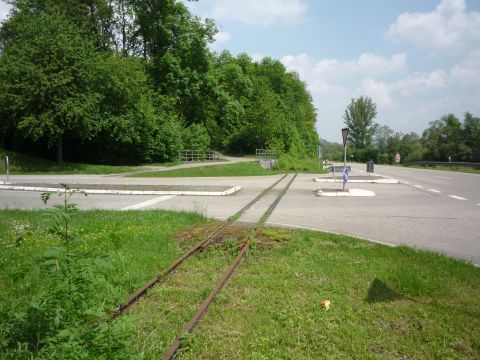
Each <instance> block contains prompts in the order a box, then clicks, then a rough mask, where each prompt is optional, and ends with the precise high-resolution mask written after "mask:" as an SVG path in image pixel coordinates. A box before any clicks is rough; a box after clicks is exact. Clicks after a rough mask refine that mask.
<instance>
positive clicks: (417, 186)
mask: <svg viewBox="0 0 480 360" xmlns="http://www.w3.org/2000/svg"><path fill="white" fill-rule="evenodd" d="M413 186H415V187H416V188H418V189H421V188H423V186H422V185H413Z"/></svg>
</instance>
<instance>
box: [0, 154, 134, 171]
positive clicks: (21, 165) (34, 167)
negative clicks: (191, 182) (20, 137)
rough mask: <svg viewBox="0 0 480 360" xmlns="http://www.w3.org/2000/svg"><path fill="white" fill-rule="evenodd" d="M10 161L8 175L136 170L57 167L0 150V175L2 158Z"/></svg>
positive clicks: (76, 165) (128, 168)
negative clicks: (7, 158)
mask: <svg viewBox="0 0 480 360" xmlns="http://www.w3.org/2000/svg"><path fill="white" fill-rule="evenodd" d="M5 155H8V157H9V161H10V175H26V174H116V173H125V172H129V171H133V170H136V169H138V167H134V166H113V165H98V164H80V163H72V162H64V164H63V166H61V167H60V166H58V165H57V163H56V161H53V160H48V159H42V158H39V157H35V156H30V155H25V154H21V153H18V152H13V151H7V150H3V149H0V159H1V163H0V174H5V165H4V164H5V163H4V156H5Z"/></svg>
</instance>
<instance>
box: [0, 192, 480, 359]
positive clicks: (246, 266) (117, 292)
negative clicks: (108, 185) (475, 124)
mask: <svg viewBox="0 0 480 360" xmlns="http://www.w3.org/2000/svg"><path fill="white" fill-rule="evenodd" d="M56 200H57V199H53V198H52V199H50V201H56ZM60 205H61V209H57V210H58V211H57V210H54V212H53V214H51V216H50V219H51V220H52V217H53V220H54V222H55V220H57V222H59V223H61V224H62V226H61V227H56V226H54V228H53V229H52V230H48V231H47V230H46V228H45V227H44V226H42V225H41V224H43V219H42V218H43V216H42V214H41V212H26V211H2V212H1V220H0V243H1V247H0V251H1V253H0V255H1V257H0V258H1V259H2V264H1V265H2V266H1V268H0V318H1V321H0V339H1V342H0V351H1V353H2V356H3V358H12V359H16V358H22V357H27V358H29V357H30V356H33V357H36V358H38V357H41V358H78V357H80V356H86V357H89V358H127V357H135V356H143V357H145V358H147V359H149V358H158V357H159V356H160V355H161V354H162V352H163V351H164V350H165V349H166V348H167V347H168V345H169V344H170V342H171V341H172V340H173V338H174V337H175V336H176V335H177V334H178V332H179V331H180V329H181V328H182V327H183V325H184V324H185V323H186V321H188V319H189V318H190V317H191V316H192V314H193V313H194V312H195V310H196V307H197V306H198V304H199V303H201V302H202V301H203V299H204V298H205V297H206V295H207V294H208V293H209V291H210V289H211V287H212V286H213V284H214V283H215V281H216V280H217V279H218V277H219V276H220V274H221V272H222V269H223V268H224V267H226V266H227V265H228V263H229V262H230V261H231V260H232V259H233V258H234V257H235V255H236V252H237V251H238V249H239V239H241V238H242V236H243V235H244V233H245V229H235V228H234V229H231V230H230V231H229V232H227V234H225V236H224V237H223V238H222V239H219V240H218V241H217V242H216V243H214V244H213V246H212V247H210V248H208V249H207V250H206V251H204V252H202V253H200V254H198V255H197V256H195V257H193V258H192V259H189V260H188V261H187V262H185V263H184V264H182V266H181V267H180V268H179V269H178V270H177V271H176V272H175V273H174V274H172V275H171V276H169V277H168V278H167V279H166V280H165V281H163V282H162V284H161V285H159V286H156V287H154V288H153V289H152V290H151V291H149V293H148V296H147V297H146V298H145V299H144V300H142V301H141V302H140V303H139V304H137V305H135V306H134V307H133V308H132V309H131V311H130V313H129V314H128V315H127V317H126V318H124V319H122V320H120V322H118V320H116V321H114V322H109V321H108V314H109V312H110V311H113V310H114V309H115V307H116V306H117V305H118V304H119V303H120V302H122V301H123V300H125V298H126V297H127V296H128V295H129V294H130V293H132V292H133V290H134V289H136V288H137V287H138V286H139V285H140V284H142V283H143V282H145V281H146V280H148V279H149V278H150V277H151V276H153V275H155V274H158V273H160V272H161V270H162V269H164V268H165V267H166V266H167V265H168V264H169V263H170V262H171V261H172V260H173V259H174V258H176V257H177V256H179V255H180V254H181V253H182V251H183V250H184V249H187V248H189V247H190V246H191V245H192V244H193V243H195V242H197V241H198V240H199V239H200V238H202V236H204V235H205V234H206V233H208V232H209V231H211V229H212V227H211V226H212V225H208V224H205V225H203V226H200V227H193V228H192V226H193V225H194V224H199V223H201V222H204V221H205V219H204V218H202V217H201V216H198V215H195V214H187V213H170V212H163V211H144V212H137V211H131V212H110V211H87V212H82V214H81V216H73V217H71V219H70V220H71V222H69V226H68V232H67V233H65V227H64V226H63V224H64V220H65V217H64V215H65V214H68V215H69V216H72V215H73V214H74V213H75V210H74V208H73V207H67V211H66V212H65V206H64V204H63V205H62V204H60ZM51 220H50V221H51ZM55 228H56V229H57V230H55ZM180 230H183V231H181V232H180ZM179 232H180V233H179ZM175 234H176V235H175ZM66 235H67V237H68V239H69V241H70V243H69V244H68V249H67V244H66V243H65V241H64V238H65V236H66ZM21 236H23V237H22V238H21V239H19V238H20V237H21ZM60 248H63V249H60ZM479 279H480V270H479V269H477V268H474V267H473V266H471V265H468V264H466V263H463V262H461V261H457V260H454V259H451V258H447V257H444V256H441V255H437V254H434V253H427V252H420V251H415V250H412V249H409V248H406V247H400V248H390V247H386V246H382V245H377V244H373V243H368V242H365V241H361V240H356V239H352V238H349V237H345V236H337V235H330V234H323V233H314V232H308V231H290V230H278V229H265V230H264V231H263V233H262V235H261V237H260V238H259V239H258V241H257V242H256V243H255V244H254V245H253V247H252V249H251V251H250V252H249V254H248V256H247V258H246V259H245V260H244V261H243V263H242V264H241V266H240V267H239V268H238V270H237V271H236V274H235V276H234V277H233V279H232V281H231V282H230V283H229V285H228V286H227V287H226V288H225V289H224V290H223V291H222V292H221V293H220V296H219V297H218V298H217V300H216V301H215V303H214V304H213V305H212V307H211V308H210V309H209V311H208V313H207V314H206V316H205V317H204V318H203V320H202V321H201V322H200V324H199V328H198V329H197V330H196V331H194V333H193V334H192V335H190V336H187V337H185V338H184V340H183V342H182V350H181V354H180V358H186V359H211V358H229V359H259V358H272V357H289V358H312V359H316V358H324V357H328V358H338V359H341V358H345V356H356V357H359V358H369V357H378V356H380V357H385V358H402V357H403V358H436V357H442V356H448V357H450V358H466V359H475V358H478V357H479V355H480V342H479V341H480V339H479V338H478V331H477V329H478V328H479V327H480V320H479V319H480V313H479V306H478V304H479V303H480V289H479V288H478V286H477V285H478V281H479ZM74 295H75V296H74ZM324 299H328V300H330V301H331V307H330V309H329V310H325V308H323V307H322V306H321V303H320V302H321V301H322V300H324ZM133 325H135V326H134V327H133ZM135 329H136V330H135ZM39 335H41V336H39ZM17 341H19V342H17Z"/></svg>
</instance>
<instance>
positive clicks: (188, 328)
mask: <svg viewBox="0 0 480 360" xmlns="http://www.w3.org/2000/svg"><path fill="white" fill-rule="evenodd" d="M296 177H297V174H294V175H293V176H292V178H291V179H290V181H289V182H288V183H287V185H286V186H285V187H284V188H283V189H282V191H281V192H280V193H279V194H278V195H277V197H276V198H275V200H274V201H273V202H272V203H271V204H270V206H269V207H268V209H267V210H266V211H265V213H264V214H263V215H262V216H261V217H260V219H259V220H258V221H257V223H256V224H255V226H254V227H253V228H252V230H250V231H249V232H248V233H247V235H246V236H245V237H244V238H243V239H242V242H243V246H242V247H241V249H240V251H239V253H238V255H237V256H236V257H235V259H234V260H233V262H232V263H231V264H230V265H229V266H228V268H227V270H226V271H225V272H224V273H223V275H222V277H221V278H220V280H219V281H218V282H217V284H216V285H215V287H214V288H213V289H212V290H211V291H210V293H209V294H208V296H207V298H206V299H205V300H204V301H203V303H202V304H201V305H200V307H199V308H198V310H197V311H196V312H195V314H194V315H193V316H192V318H191V319H190V320H189V321H188V323H187V324H186V325H185V326H184V327H183V329H182V331H181V332H180V333H181V334H188V333H191V332H192V330H193V329H194V328H195V326H196V324H197V323H198V321H199V320H200V319H201V318H202V317H203V315H204V314H205V313H206V311H207V310H208V307H209V306H210V304H211V303H212V301H213V300H214V299H215V296H216V295H217V294H218V293H219V292H220V291H221V290H222V288H223V287H225V285H226V284H227V283H228V281H229V280H230V279H231V277H232V276H233V273H234V271H235V269H236V268H237V267H238V266H239V265H240V263H241V261H242V259H243V257H244V256H245V254H246V253H247V251H248V249H249V248H250V244H251V242H252V241H253V240H254V239H255V237H256V236H257V235H258V234H259V232H260V231H261V230H262V228H263V227H264V225H265V223H266V222H267V220H268V218H269V217H270V215H271V214H272V212H273V210H275V208H276V206H277V205H278V203H279V202H280V200H281V199H282V197H283V196H284V195H285V194H286V193H287V191H288V189H289V188H290V185H291V184H292V183H293V181H294V180H295V178H296ZM280 180H283V178H282V179H280ZM181 341H182V336H177V338H176V339H175V341H174V342H173V343H172V344H171V345H170V347H169V348H168V350H167V351H166V352H165V353H164V355H163V357H162V360H171V359H173V358H174V357H175V354H176V353H177V351H178V349H179V348H180V346H181Z"/></svg>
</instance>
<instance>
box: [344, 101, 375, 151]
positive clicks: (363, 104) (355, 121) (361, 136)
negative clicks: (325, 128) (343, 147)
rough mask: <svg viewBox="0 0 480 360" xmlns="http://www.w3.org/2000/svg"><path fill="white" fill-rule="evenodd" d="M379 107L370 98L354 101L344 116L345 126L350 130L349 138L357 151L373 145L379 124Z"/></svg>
mask: <svg viewBox="0 0 480 360" xmlns="http://www.w3.org/2000/svg"><path fill="white" fill-rule="evenodd" d="M376 116H377V106H376V105H375V103H374V102H373V101H372V99H370V98H369V97H366V96H365V97H364V96H361V97H359V98H358V99H352V100H351V102H350V104H349V105H348V106H347V109H346V110H345V115H344V116H343V118H344V120H345V125H346V126H347V127H348V128H349V129H350V132H349V133H348V138H349V140H350V141H351V143H352V144H353V146H354V147H355V148H356V149H363V148H365V147H367V146H369V145H370V144H371V143H372V137H373V135H374V133H375V129H376V127H377V124H375V123H374V122H373V119H375V117H376Z"/></svg>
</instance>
